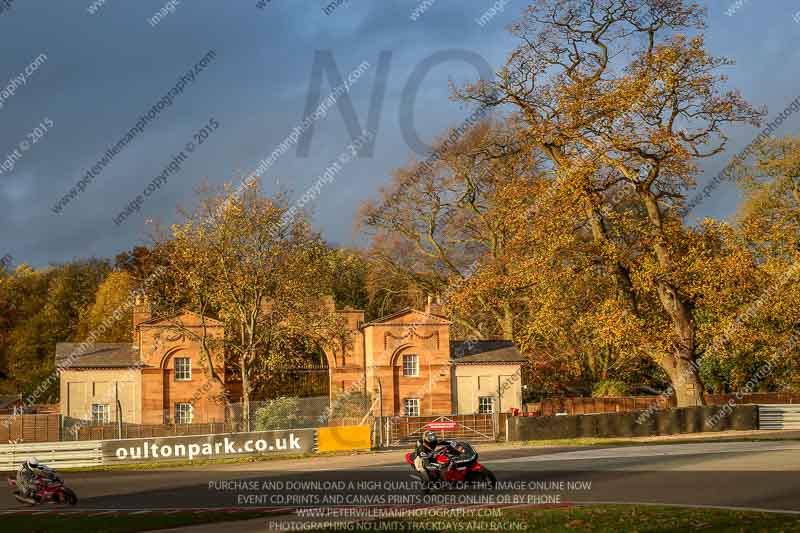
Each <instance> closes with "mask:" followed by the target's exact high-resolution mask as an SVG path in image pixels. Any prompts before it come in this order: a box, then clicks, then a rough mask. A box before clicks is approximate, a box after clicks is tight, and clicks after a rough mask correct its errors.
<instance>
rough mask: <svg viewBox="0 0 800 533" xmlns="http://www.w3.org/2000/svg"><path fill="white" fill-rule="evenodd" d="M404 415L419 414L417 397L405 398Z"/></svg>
mask: <svg viewBox="0 0 800 533" xmlns="http://www.w3.org/2000/svg"><path fill="white" fill-rule="evenodd" d="M405 408H406V413H405V415H406V416H419V398H406V401H405Z"/></svg>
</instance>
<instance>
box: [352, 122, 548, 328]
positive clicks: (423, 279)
mask: <svg viewBox="0 0 800 533" xmlns="http://www.w3.org/2000/svg"><path fill="white" fill-rule="evenodd" d="M453 139H455V141H454V140H453ZM434 151H435V152H436V153H438V154H439V157H438V159H436V161H434V162H432V163H429V162H427V161H423V162H419V161H412V162H410V163H409V164H407V165H406V166H404V167H402V168H399V169H397V170H396V171H395V172H394V175H393V180H392V182H391V184H390V185H389V186H388V187H385V188H383V189H382V190H381V194H380V198H379V199H377V200H375V201H372V202H369V203H367V204H365V205H364V207H363V208H362V211H361V213H360V217H361V222H362V227H363V228H364V229H365V231H366V233H367V234H368V235H370V237H371V239H372V240H371V248H370V256H371V258H372V259H373V260H374V261H376V262H377V263H378V264H379V266H378V267H377V269H378V270H381V271H384V272H386V274H387V275H386V276H385V277H387V278H389V279H392V278H399V279H401V280H403V281H404V282H405V283H404V284H405V285H406V286H407V287H409V288H411V289H413V290H414V291H415V292H416V293H417V294H419V295H421V296H422V297H423V298H424V297H425V296H426V295H427V294H432V295H437V296H439V297H440V298H441V299H442V300H443V303H444V304H445V305H446V307H447V310H448V312H449V313H448V314H449V318H451V319H452V320H453V321H454V322H455V323H456V328H457V330H458V331H459V332H460V333H461V336H466V337H470V338H476V339H482V338H486V337H490V336H500V337H503V338H507V339H510V338H513V335H514V317H515V312H516V310H515V307H517V306H518V303H517V302H514V301H513V299H512V297H511V296H510V295H509V294H488V293H486V292H484V293H480V292H474V293H472V296H473V298H472V299H467V298H460V299H459V298H456V297H455V296H456V294H457V293H458V287H459V286H460V285H461V284H463V283H464V282H466V281H467V280H468V279H469V278H470V277H471V275H472V274H473V273H474V272H475V271H476V269H477V268H478V264H479V263H485V264H486V265H491V266H492V267H493V268H495V269H497V270H498V271H499V272H500V273H501V274H502V273H503V272H504V271H505V269H506V266H507V261H508V257H507V256H506V254H505V244H506V241H507V239H508V238H509V231H510V230H511V228H509V227H507V226H506V225H504V220H503V219H498V218H494V217H491V216H489V212H490V209H491V206H492V204H493V196H494V194H495V192H496V190H497V188H498V184H504V183H505V182H507V181H514V182H515V183H520V186H523V185H522V183H523V182H529V181H531V180H535V179H536V177H537V161H536V153H535V151H532V150H530V149H529V147H528V146H525V145H522V144H521V143H519V142H518V140H517V139H516V138H515V134H514V131H513V130H512V129H509V128H508V127H507V126H506V125H504V124H496V123H492V122H491V121H486V122H484V123H481V124H478V125H476V126H474V127H473V128H471V129H469V130H467V131H466V132H465V133H463V134H460V133H459V132H457V131H456V130H452V131H449V132H447V134H445V135H443V136H442V137H441V138H439V139H438V140H437V141H436V142H435V144H434ZM406 296H407V297H408V296H411V295H406ZM412 297H413V296H412Z"/></svg>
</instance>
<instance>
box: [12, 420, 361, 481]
mask: <svg viewBox="0 0 800 533" xmlns="http://www.w3.org/2000/svg"><path fill="white" fill-rule="evenodd" d="M370 430H371V426H369V425H367V426H349V427H330V428H309V429H283V430H272V431H255V432H249V433H216V434H207V435H192V436H179V437H176V436H171V437H149V438H136V439H119V440H81V441H66V442H37V443H34V442H24V443H19V444H3V445H0V471H6V472H10V471H14V470H16V469H17V468H19V466H20V465H21V464H22V463H23V462H24V461H25V460H26V459H28V458H29V457H32V456H35V457H36V458H37V459H38V460H39V461H40V462H41V463H44V464H46V465H47V466H50V467H52V468H55V469H59V468H82V467H89V466H101V465H114V464H122V463H151V462H161V461H175V460H180V461H190V462H191V461H192V460H194V459H197V460H205V459H214V458H223V457H242V456H246V455H272V454H280V453H292V454H311V453H314V452H325V451H340V450H357V449H369V448H370V445H371V439H370V437H371V435H370V433H371V431H370ZM320 434H322V437H323V438H322V439H321V442H319V441H318V437H319V435H320Z"/></svg>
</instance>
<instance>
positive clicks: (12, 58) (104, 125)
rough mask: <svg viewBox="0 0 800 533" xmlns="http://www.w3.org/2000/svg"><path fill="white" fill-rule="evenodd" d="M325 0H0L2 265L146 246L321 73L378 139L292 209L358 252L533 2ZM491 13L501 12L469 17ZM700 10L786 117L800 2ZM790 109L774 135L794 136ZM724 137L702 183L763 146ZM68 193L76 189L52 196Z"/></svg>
mask: <svg viewBox="0 0 800 533" xmlns="http://www.w3.org/2000/svg"><path fill="white" fill-rule="evenodd" d="M336 3H337V2H336V1H333V2H331V0H321V1H320V0H308V1H304V0H269V1H266V0H264V2H263V5H261V6H259V0H226V1H224V2H222V1H212V0H135V1H134V0H59V1H56V0H5V2H2V1H0V49H2V54H0V257H3V256H10V257H11V258H13V264H20V263H27V264H30V265H34V266H37V267H43V266H46V265H48V264H53V263H60V262H65V261H69V260H72V259H77V258H86V257H92V256H94V257H113V256H114V255H116V254H117V253H119V252H121V251H124V250H126V249H130V248H131V247H133V246H135V245H138V244H147V243H148V242H149V240H148V237H147V235H148V231H149V226H148V224H147V221H148V220H154V221H158V222H160V223H163V224H169V223H171V222H174V221H176V220H178V218H177V216H176V207H177V206H179V205H180V206H190V205H191V204H192V201H193V198H194V192H193V191H194V188H195V187H197V186H198V185H200V184H201V183H203V182H209V183H214V184H221V183H223V182H226V181H229V182H235V183H238V182H239V181H240V180H241V179H242V178H243V177H244V176H247V175H249V174H250V173H252V172H253V171H254V170H256V169H257V168H258V166H259V164H260V162H261V161H262V160H264V159H266V158H269V156H270V154H272V153H273V152H274V151H275V150H276V149H277V148H278V147H279V146H280V145H281V143H283V142H284V140H285V139H287V137H288V136H290V134H291V133H292V131H293V130H294V129H295V128H297V127H299V126H300V125H301V124H302V123H303V119H304V117H305V116H306V113H307V107H308V102H309V99H310V98H309V95H312V96H313V95H314V94H315V92H316V91H315V89H314V87H315V85H316V83H315V82H314V81H315V79H321V85H320V89H319V91H318V94H319V95H320V97H321V98H322V99H324V98H326V97H327V95H328V94H330V92H331V90H332V89H333V85H335V84H333V85H332V83H331V81H330V77H329V76H328V72H329V69H328V67H330V66H331V65H335V67H336V70H338V72H339V73H340V74H341V76H342V78H343V79H345V78H347V77H348V73H351V72H353V71H354V70H355V69H359V65H361V69H360V75H359V76H357V79H354V80H353V82H352V85H351V86H350V89H349V92H348V93H347V95H346V96H343V97H340V98H339V100H338V103H340V104H344V105H347V104H349V103H351V104H352V111H353V112H354V115H351V116H350V122H351V125H352V123H353V118H355V120H356V122H357V123H358V127H359V128H367V127H368V125H371V126H375V131H374V138H373V139H374V146H373V149H372V150H364V151H362V153H361V155H362V156H363V157H359V158H355V159H352V160H351V161H349V162H347V163H346V164H344V165H343V166H342V169H341V171H340V172H339V173H338V174H336V176H335V177H334V178H333V179H332V180H328V181H327V182H326V183H325V184H324V186H323V187H322V189H321V190H320V191H319V194H318V195H316V197H315V199H314V200H313V202H311V203H310V204H308V205H307V206H306V207H307V208H309V209H310V211H311V213H312V217H313V218H312V220H313V223H314V226H315V227H316V228H317V229H318V230H319V231H320V232H321V233H322V235H323V236H324V238H325V239H326V240H327V241H328V242H330V243H333V244H338V245H353V244H354V243H355V244H357V243H359V242H362V239H361V238H360V237H359V235H358V234H357V233H355V232H354V224H353V222H354V216H355V214H356V211H357V209H358V206H359V205H360V204H361V203H362V202H363V201H365V200H368V199H369V198H371V197H375V196H376V194H377V192H378V190H379V187H380V186H381V185H385V184H386V183H388V181H389V177H390V174H391V172H392V170H393V169H394V168H396V167H398V166H401V165H403V164H405V163H406V162H408V161H409V160H410V159H411V158H412V157H414V156H416V157H423V156H424V155H425V154H424V151H425V144H426V143H427V142H430V141H431V140H432V139H433V138H434V137H435V136H436V135H438V134H440V133H442V132H443V131H444V130H446V129H447V128H448V127H453V126H456V125H458V124H460V123H461V122H462V121H463V120H464V118H466V117H467V116H468V115H469V114H470V112H471V111H472V108H470V107H469V106H468V105H466V104H464V103H463V102H458V101H454V100H452V99H451V98H450V88H449V82H453V83H455V84H456V85H459V84H462V83H465V82H468V81H474V80H475V79H477V77H478V76H479V75H481V72H487V70H488V71H489V72H490V71H492V70H496V69H499V68H500V67H501V66H502V64H503V62H504V59H505V57H506V55H507V54H508V52H509V51H510V50H511V49H512V48H513V46H514V45H515V42H516V41H515V39H514V37H513V36H512V35H511V34H509V33H508V31H507V26H508V24H509V23H511V22H513V21H514V20H516V19H518V18H519V16H520V13H521V11H522V9H523V8H524V7H525V6H526V5H527V4H528V2H527V1H520V0H507V1H505V0H497V1H495V0H459V1H454V0H422V1H418V0H372V1H369V0H346V1H344V2H343V3H341V4H340V5H336ZM329 4H330V6H329ZM493 5H497V6H502V9H501V10H498V12H497V13H496V14H495V15H494V16H493V17H491V18H490V20H488V21H485V23H484V24H482V25H481V24H479V23H478V22H477V19H479V18H480V17H481V16H482V15H483V14H484V13H485V12H486V11H487V9H489V8H490V7H492V6H493ZM706 5H707V7H708V10H709V17H708V30H707V32H706V41H707V45H708V47H709V49H710V51H711V53H712V54H714V55H724V56H727V57H730V58H732V59H734V60H735V61H736V64H735V65H733V66H731V67H728V68H726V69H725V73H726V74H727V75H728V77H729V85H730V86H731V87H733V88H737V89H739V90H740V91H741V92H742V93H743V95H744V96H745V98H746V99H747V100H748V101H750V102H751V103H752V104H754V105H756V106H767V107H768V109H769V116H772V115H773V114H775V113H779V112H780V111H782V110H783V109H784V108H785V107H786V105H788V104H789V103H790V102H791V101H792V100H794V99H795V98H796V97H797V96H798V95H800V83H798V82H800V76H798V74H799V73H800V46H798V43H800V23H797V22H795V20H794V19H795V18H797V19H798V20H800V15H798V16H797V17H795V13H796V12H797V11H798V10H800V3H797V2H788V1H783V0H780V1H772V2H763V1H761V2H755V1H750V0H744V1H743V2H741V5H739V4H738V3H737V2H736V1H735V0H731V1H727V0H725V1H714V2H709V3H707V4H706ZM737 6H738V7H737ZM731 8H734V9H733V10H732V11H731ZM726 11H727V13H726ZM209 52H211V53H210V54H209ZM428 67H430V68H428ZM190 71H191V74H190ZM315 71H317V72H321V73H322V76H321V77H319V76H316V77H315V75H314V72H315ZM20 76H22V78H21V79H20ZM15 79H16V80H17V81H14V80H15ZM181 79H183V82H181V81H180V80H181ZM21 80H24V83H22V81H21ZM382 82H383V83H385V91H382V90H381V83H382ZM179 89H180V92H179ZM381 94H383V97H382V99H381V98H380V95H381ZM165 96H168V97H169V98H168V99H169V100H170V101H171V104H170V105H166V103H167V100H166V99H163V98H164V97H165ZM312 100H313V99H312ZM159 102H161V104H160V107H159V108H157V109H156V111H155V112H153V113H150V115H151V116H150V118H147V119H145V120H142V117H143V116H146V115H148V113H149V112H150V111H151V109H153V107H154V105H156V104H158V103H159ZM370 115H371V116H372V117H373V121H372V122H371V123H370V122H368V117H370ZM798 115H800V113H798V114H796V115H792V116H791V117H790V118H789V119H788V120H786V121H785V122H783V124H782V125H781V126H780V128H779V129H778V130H777V131H776V134H777V135H783V134H786V133H795V132H796V131H797V129H798V126H799V125H800V116H798ZM137 125H138V126H139V130H134V131H135V132H136V134H135V135H134V136H130V135H129V132H131V131H132V128H136V127H137ZM309 130H310V128H309ZM295 131H296V130H295ZM306 131H307V132H308V130H306ZM726 132H727V133H728V134H729V135H730V137H731V142H730V148H729V150H728V151H727V152H726V153H725V154H722V155H720V156H717V157H715V158H714V159H712V160H709V161H706V162H705V163H704V166H703V170H704V172H703V174H702V175H701V176H698V181H699V182H700V184H701V186H702V184H703V182H704V181H705V180H709V179H711V177H712V176H713V175H714V174H716V173H717V172H719V170H720V169H722V168H723V167H724V166H725V165H726V164H727V161H728V160H729V159H730V158H731V157H732V156H733V155H734V154H735V153H736V152H738V151H739V150H741V149H743V148H744V147H745V146H746V145H747V144H748V143H749V142H750V141H751V140H752V139H753V138H754V137H755V136H756V135H757V133H758V131H757V130H756V129H755V128H752V127H749V126H741V127H733V128H729V129H728V130H726ZM415 139H417V140H415ZM120 141H125V142H123V143H121V144H119V143H120ZM352 141H353V139H352V138H351V135H350V133H349V131H348V124H347V121H346V120H345V118H344V116H343V114H342V113H341V112H340V109H339V107H337V106H333V107H332V108H331V109H329V110H328V112H327V113H326V114H325V115H324V116H320V117H319V118H318V119H317V120H315V121H313V132H312V133H310V134H309V133H306V138H305V139H304V141H303V143H302V144H303V146H304V147H305V148H304V149H301V150H299V151H298V148H297V146H296V145H293V146H291V147H290V148H289V149H288V150H285V151H282V152H280V155H279V157H277V158H274V161H273V162H271V163H270V165H269V167H268V168H267V169H266V170H265V172H264V173H263V176H262V182H263V185H264V188H265V190H266V191H267V192H268V193H275V192H278V191H285V190H288V191H290V193H291V195H292V198H293V200H297V199H299V198H301V197H302V196H303V194H304V193H305V192H306V191H307V190H308V189H309V188H310V187H312V186H313V185H314V184H315V183H316V182H317V181H318V180H319V178H320V176H321V175H322V174H323V173H324V172H325V170H326V168H327V167H328V166H329V165H330V164H331V162H332V161H334V160H336V159H337V158H338V157H339V156H340V155H341V154H343V153H346V152H347V146H348V144H350V143H351V142H352ZM115 146H116V149H115V150H114V153H111V152H109V150H111V149H112V148H114V147H115ZM284 146H286V145H284ZM107 153H109V154H111V155H110V156H106V159H105V161H103V158H104V155H105V154H107ZM276 153H277V152H276ZM174 161H177V163H173V162H174ZM98 164H99V166H98ZM93 169H94V170H93ZM165 171H166V173H165ZM87 172H94V175H92V176H90V177H89V178H87V177H86V176H87ZM82 180H83V181H82ZM79 182H80V184H81V188H82V189H83V190H80V191H78V193H77V194H76V195H75V196H74V197H73V198H71V199H68V201H67V202H66V203H64V201H63V199H64V198H65V195H67V194H68V193H69V191H70V189H71V188H74V187H76V185H77V184H79ZM156 183H157V184H158V185H159V186H158V187H155V184H156ZM149 184H153V185H152V186H151V187H150V191H151V192H150V194H148V195H144V194H143V193H144V191H145V190H146V189H147V187H148V185H149ZM140 196H141V197H142V198H139V199H138V200H137V198H138V197H140ZM738 201H739V195H738V192H737V190H736V187H735V185H733V184H730V183H725V184H723V185H722V186H721V187H720V188H719V189H718V190H717V191H715V193H714V194H713V195H712V196H711V197H710V198H708V200H706V201H705V202H704V203H703V204H702V205H701V206H699V207H698V208H697V210H696V212H695V213H693V215H695V216H698V217H702V216H712V217H728V216H730V215H731V214H732V213H733V212H734V211H735V209H736V206H737V202H738ZM131 203H134V204H136V207H137V208H138V210H137V209H132V208H131V207H130V205H131ZM126 207H127V213H126ZM123 214H124V216H121V215H123Z"/></svg>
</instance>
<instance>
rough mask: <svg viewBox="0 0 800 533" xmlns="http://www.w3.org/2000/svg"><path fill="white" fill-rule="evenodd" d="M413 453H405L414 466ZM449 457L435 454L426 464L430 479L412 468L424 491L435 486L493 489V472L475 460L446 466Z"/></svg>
mask: <svg viewBox="0 0 800 533" xmlns="http://www.w3.org/2000/svg"><path fill="white" fill-rule="evenodd" d="M412 456H413V453H411V452H408V453H407V454H406V463H408V464H410V465H411V466H412V468H414V458H413V457H412ZM449 463H450V458H449V457H448V456H447V455H445V454H443V453H439V454H436V455H435V456H434V457H433V459H432V460H431V462H430V463H429V464H428V465H427V467H426V470H427V472H428V477H429V478H430V479H427V480H426V479H423V476H421V475H420V473H419V472H417V469H416V468H414V473H415V474H416V475H417V477H418V478H419V479H420V481H421V482H422V483H423V489H424V491H425V492H428V491H430V489H431V488H437V487H456V488H458V487H464V488H486V489H489V490H492V489H494V486H495V483H497V479H495V477H494V474H493V473H492V472H491V470H489V469H488V468H486V467H485V466H483V465H482V464H480V463H479V462H478V461H475V462H474V463H472V464H471V465H469V466H461V467H456V468H448V467H447V465H448V464H449Z"/></svg>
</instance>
